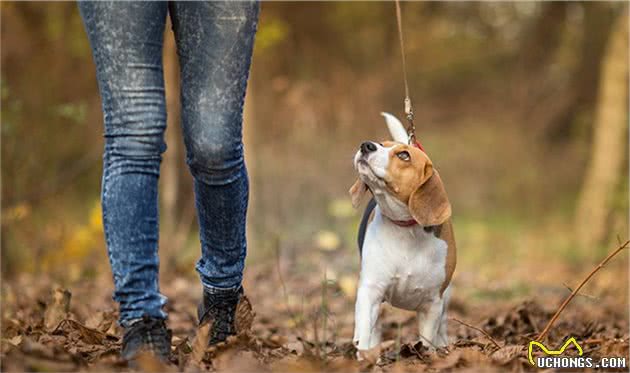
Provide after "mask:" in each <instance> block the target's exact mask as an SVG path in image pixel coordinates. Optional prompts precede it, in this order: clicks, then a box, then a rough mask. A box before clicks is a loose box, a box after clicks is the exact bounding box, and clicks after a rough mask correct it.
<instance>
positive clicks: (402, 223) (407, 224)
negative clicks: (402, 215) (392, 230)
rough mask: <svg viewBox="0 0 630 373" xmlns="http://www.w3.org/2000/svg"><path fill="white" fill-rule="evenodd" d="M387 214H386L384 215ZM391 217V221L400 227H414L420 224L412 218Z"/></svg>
mask: <svg viewBox="0 0 630 373" xmlns="http://www.w3.org/2000/svg"><path fill="white" fill-rule="evenodd" d="M383 216H385V215H383ZM387 219H389V221H391V222H392V223H394V224H396V225H397V226H399V227H405V228H407V227H413V226H414V225H416V224H418V222H417V221H415V220H414V219H410V220H394V219H390V218H387Z"/></svg>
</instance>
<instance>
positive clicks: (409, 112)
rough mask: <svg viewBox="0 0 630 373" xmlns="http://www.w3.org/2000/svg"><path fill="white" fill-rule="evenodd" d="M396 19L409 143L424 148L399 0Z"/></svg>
mask: <svg viewBox="0 0 630 373" xmlns="http://www.w3.org/2000/svg"><path fill="white" fill-rule="evenodd" d="M396 21H397V22H398V39H399V40H400V54H401V56H402V70H403V81H404V83H405V100H404V109H405V117H406V118H407V122H409V127H407V137H408V141H409V145H414V146H417V147H419V148H420V149H422V145H420V143H419V142H418V141H417V140H416V125H415V124H414V123H413V105H412V104H411V97H410V96H409V83H407V62H406V60H405V42H404V40H403V32H402V16H401V12H400V1H399V0H396ZM422 150H424V149H422Z"/></svg>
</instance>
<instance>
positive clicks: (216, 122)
mask: <svg viewBox="0 0 630 373" xmlns="http://www.w3.org/2000/svg"><path fill="white" fill-rule="evenodd" d="M79 9H80V12H81V16H82V18H83V22H84V24H85V28H86V30H87V34H88V37H89V40H90V45H91V47H92V52H93V56H94V61H95V64H96V75H97V79H98V85H99V90H100V94H101V99H102V105H103V112H104V122H105V152H104V156H103V179H102V194H101V202H102V206H103V225H104V227H105V239H106V243H107V250H108V254H109V259H110V263H111V267H112V272H113V274H114V285H115V292H114V300H116V301H117V302H118V303H119V305H120V324H121V325H122V326H128V325H129V323H130V321H132V320H135V319H138V318H140V317H142V316H143V315H147V316H152V317H157V318H165V317H166V313H165V312H164V311H163V309H162V308H163V306H164V304H165V303H166V298H165V297H164V296H163V295H162V294H160V291H159V285H158V267H159V258H158V177H159V174H160V163H161V159H162V153H163V152H164V151H165V150H166V144H165V143H164V130H165V128H166V104H165V101H166V100H165V96H164V78H163V69H162V46H163V35H164V28H165V24H166V16H167V14H169V15H170V17H171V20H172V24H173V30H174V33H175V40H176V44H177V53H178V56H179V62H180V67H181V71H180V73H181V74H180V76H181V87H182V89H181V105H182V118H181V119H182V127H183V135H184V142H185V145H186V162H187V164H188V166H189V169H190V172H191V174H192V176H193V178H194V191H195V205H196V208H197V218H198V221H199V231H200V241H201V259H199V261H198V262H197V265H196V269H197V272H198V273H199V275H200V277H201V282H202V284H203V286H204V287H205V288H206V289H209V290H211V291H212V290H220V289H234V288H237V287H239V286H240V284H241V281H242V273H243V266H244V262H245V254H246V241H245V218H246V214H247V200H248V189H249V184H248V178H247V170H246V168H245V164H244V160H243V143H242V112H243V101H244V98H245V90H246V86H247V78H248V74H249V66H250V62H251V56H252V49H253V44H254V36H255V33H256V25H257V19H258V12H259V4H258V3H257V2H188V1H182V2H144V1H143V2H100V1H93V2H83V1H81V2H79ZM77 78H79V77H77Z"/></svg>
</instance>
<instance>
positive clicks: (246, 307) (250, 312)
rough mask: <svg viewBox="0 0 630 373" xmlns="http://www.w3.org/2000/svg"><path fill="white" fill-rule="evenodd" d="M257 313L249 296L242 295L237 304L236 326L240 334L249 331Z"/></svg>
mask: <svg viewBox="0 0 630 373" xmlns="http://www.w3.org/2000/svg"><path fill="white" fill-rule="evenodd" d="M255 317H256V313H255V312H254V309H253V308H252V304H251V302H250V301H249V298H247V296H245V295H243V296H241V299H240V300H239V301H238V305H237V306H236V319H235V321H234V326H235V328H236V332H237V333H238V334H243V333H248V332H249V331H250V330H251V329H252V324H253V323H254V318H255Z"/></svg>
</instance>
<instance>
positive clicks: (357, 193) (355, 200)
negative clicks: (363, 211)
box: [348, 179, 369, 209]
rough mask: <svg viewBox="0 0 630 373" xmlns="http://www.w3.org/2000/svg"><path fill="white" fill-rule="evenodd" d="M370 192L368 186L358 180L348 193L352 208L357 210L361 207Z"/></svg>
mask: <svg viewBox="0 0 630 373" xmlns="http://www.w3.org/2000/svg"><path fill="white" fill-rule="evenodd" d="M368 190H369V189H368V186H367V185H366V184H365V183H364V182H363V181H361V179H357V181H355V182H354V184H352V186H351V187H350V190H349V191H348V193H350V199H351V201H352V207H354V208H355V209H356V208H357V207H358V206H359V204H360V203H361V201H362V200H363V197H365V194H366V192H367V191H368Z"/></svg>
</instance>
